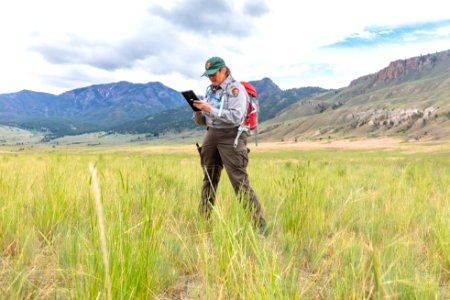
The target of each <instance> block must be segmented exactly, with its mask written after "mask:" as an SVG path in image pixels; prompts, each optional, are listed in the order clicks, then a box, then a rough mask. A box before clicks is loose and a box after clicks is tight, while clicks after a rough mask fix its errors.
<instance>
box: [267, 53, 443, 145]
mask: <svg viewBox="0 0 450 300" xmlns="http://www.w3.org/2000/svg"><path fill="white" fill-rule="evenodd" d="M449 99H450V50H449V51H443V52H438V53H435V54H428V55H423V56H419V57H413V58H409V59H404V60H397V61H394V62H391V63H390V64H389V65H388V66H387V67H386V68H384V69H382V70H380V71H379V72H376V73H374V74H370V75H366V76H362V77H360V78H358V79H355V80H353V81H352V82H351V83H350V85H349V86H348V87H345V88H341V89H339V90H334V91H326V92H324V93H321V94H318V95H315V96H314V97H311V98H308V99H305V101H302V102H299V103H296V104H294V105H292V106H290V107H289V108H288V109H285V110H284V111H282V112H280V113H279V114H278V115H277V116H276V117H275V118H274V119H272V120H271V121H270V122H267V124H265V126H263V128H262V130H261V137H262V138H266V139H271V140H301V139H328V138H336V137H339V138H340V137H354V136H362V137H367V136H385V135H386V136H397V137H403V138H405V139H424V138H425V139H439V138H450V101H449Z"/></svg>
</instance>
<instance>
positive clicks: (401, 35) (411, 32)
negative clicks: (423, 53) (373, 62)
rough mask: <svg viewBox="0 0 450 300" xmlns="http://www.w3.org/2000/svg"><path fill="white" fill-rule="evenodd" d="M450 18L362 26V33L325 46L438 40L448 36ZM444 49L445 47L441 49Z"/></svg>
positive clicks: (333, 47) (339, 46) (335, 47)
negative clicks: (401, 23)
mask: <svg viewBox="0 0 450 300" xmlns="http://www.w3.org/2000/svg"><path fill="white" fill-rule="evenodd" d="M449 34H450V18H449V19H448V20H439V21H433V22H426V23H415V24H404V25H399V26H397V27H392V26H378V27H368V28H364V31H363V32H362V33H355V34H351V35H349V36H348V37H346V38H345V39H343V40H342V41H339V42H337V43H333V44H331V45H328V46H326V47H327V48H330V49H339V48H364V47H374V46H380V45H392V44H400V43H406V44H414V43H416V42H417V41H421V42H425V41H439V40H441V39H442V38H449ZM442 50H445V49H442Z"/></svg>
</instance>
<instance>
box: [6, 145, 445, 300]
mask: <svg viewBox="0 0 450 300" xmlns="http://www.w3.org/2000/svg"><path fill="white" fill-rule="evenodd" d="M250 155H251V161H250V166H249V173H250V177H251V182H252V185H253V187H254V189H255V190H256V191H257V193H258V196H259V198H260V199H261V200H262V203H263V205H264V209H265V214H266V218H267V220H268V221H269V223H268V226H269V232H268V235H267V236H266V237H265V238H261V237H260V236H259V235H258V234H257V233H255V231H254V230H253V228H252V225H251V218H249V216H248V214H247V213H246V212H245V211H244V210H243V209H242V207H241V205H240V204H239V202H238V201H237V200H236V198H235V196H234V193H233V190H232V187H231V185H230V184H229V183H228V179H227V177H226V175H225V174H224V175H223V178H222V180H221V184H220V185H219V189H218V190H217V199H218V201H217V202H218V205H217V206H216V207H215V209H214V211H213V214H212V219H211V220H210V221H205V220H203V219H201V218H200V217H199V215H198V212H197V209H198V200H199V195H200V186H201V179H202V170H201V166H200V164H199V160H198V154H197V153H196V150H195V149H194V147H193V148H192V149H186V148H182V147H180V148H176V147H174V148H172V149H170V151H167V148H166V149H163V148H154V149H146V148H134V149H120V148H111V149H102V150H98V151H97V152H96V153H95V152H93V151H91V152H90V151H87V150H86V149H81V148H80V149H79V150H77V151H72V150H71V151H66V152H53V153H46V152H45V151H41V152H36V153H20V154H18V153H3V154H1V155H0V162H1V163H0V199H1V201H0V203H1V206H0V298H2V299H28V298H38V299H49V298H57V299H60V298H77V299H95V298H97V297H99V295H100V298H103V299H107V298H108V292H107V288H106V289H105V287H107V286H108V283H107V282H106V281H107V280H110V281H111V282H110V286H111V292H110V296H111V298H112V299H181V298H183V299H186V298H187V299H300V298H304V299H311V298H319V299H329V298H345V299H347V298H356V299H364V298H402V299H404V298H406V299H409V298H416V299H436V298H446V297H448V292H449V288H448V283H449V279H450V271H449V270H450V267H449V257H450V247H449V241H450V230H449V228H450V221H449V220H450V207H449V206H450V205H449V198H450V158H448V157H447V156H443V155H439V154H435V155H432V154H428V155H419V154H402V153H399V152H394V151H391V152H371V151H319V150H316V151H298V150H295V151H294V150H289V149H285V150H279V151H264V150H262V149H260V148H256V149H254V151H253V152H252V153H251V154H250ZM90 162H95V164H96V171H97V177H98V182H99V187H100V189H101V201H102V206H103V213H104V222H105V224H104V225H105V226H104V233H105V242H106V250H107V253H108V255H107V257H108V262H107V264H105V262H104V261H103V259H104V257H105V255H104V254H103V253H102V242H101V241H102V238H101V236H100V235H101V231H99V226H100V224H99V218H97V214H96V207H95V201H94V200H95V199H93V194H92V193H91V174H90V173H89V170H88V165H89V163H90ZM105 265H108V268H109V271H108V274H109V276H108V277H105ZM108 278H109V279H108Z"/></svg>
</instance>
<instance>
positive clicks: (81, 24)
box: [0, 0, 450, 93]
mask: <svg viewBox="0 0 450 300" xmlns="http://www.w3.org/2000/svg"><path fill="white" fill-rule="evenodd" d="M444 7H446V2H445V1H444V0H429V1H427V2H426V3H423V2H418V1H414V0H413V1H406V0H399V1H391V0H390V1H387V0H379V1H376V2H370V3H366V2H364V1H356V0H342V1H332V0H315V1H290V0H266V1H264V0H258V1H252V0H246V1H245V2H243V1H239V0H227V1H225V0H211V1H200V0H189V1H188V0H172V1H168V0H160V1H157V0H153V1H151V0H133V1H125V0H95V1H92V0H77V1H75V0H72V1H57V0H40V1H32V0H22V1H3V2H0V40H1V41H2V47H1V48H0V82H1V84H0V93H6V92H15V91H19V90H21V89H31V90H35V91H43V92H51V93H62V92H64V91H66V90H69V89H73V88H78V87H81V86H86V85H91V84H99V83H106V82H114V81H121V80H126V81H131V82H149V81H160V82H162V83H163V84H165V85H167V86H170V87H172V88H175V89H177V90H184V89H188V88H193V89H194V90H196V92H198V93H202V92H203V90H204V86H206V85H207V84H208V80H207V79H205V78H201V77H200V74H201V73H202V71H203V70H202V68H203V65H204V61H205V60H206V59H207V58H208V57H210V56H216V55H218V56H222V57H223V58H224V59H225V60H226V61H227V63H228V64H229V66H230V67H231V69H232V71H233V74H234V75H235V76H236V78H237V79H242V80H258V79H261V78H263V77H269V78H272V79H273V80H274V82H275V83H276V84H278V85H279V86H280V87H281V88H284V89H287V88H292V87H301V86H311V85H312V86H321V87H324V88H339V87H343V86H346V85H348V84H349V82H350V81H351V80H353V79H355V78H357V77H359V76H362V75H366V74H368V73H372V72H376V71H377V70H379V69H381V68H383V67H385V66H387V65H388V64H389V62H390V61H392V60H396V59H401V58H407V57H411V56H417V55H420V54H426V53H433V52H436V51H441V50H447V49H450V26H449V24H450V23H448V24H446V25H445V24H444V25H443V26H441V27H437V28H423V29H420V26H419V27H418V28H417V30H416V31H415V32H413V33H410V34H406V33H405V34H404V35H403V36H402V40H401V41H400V40H399V41H398V42H395V41H392V40H391V41H388V42H387V41H384V42H383V43H378V38H379V37H383V36H389V31H390V30H395V29H396V28H401V27H402V26H411V25H414V24H427V23H430V22H431V23H432V22H436V21H439V20H449V19H450V18H449V17H448V13H447V11H446V10H445V9H444ZM373 28H379V30H378V31H374V30H371V29H373ZM351 37H353V38H359V39H360V40H364V39H366V40H372V41H373V42H374V43H373V44H372V45H370V46H368V45H366V46H365V47H363V48H361V47H359V46H357V45H353V46H352V47H342V48H341V49H337V48H325V46H328V45H333V44H337V43H339V42H342V41H345V40H346V39H348V38H351Z"/></svg>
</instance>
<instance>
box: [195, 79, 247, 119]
mask: <svg viewBox="0 0 450 300" xmlns="http://www.w3.org/2000/svg"><path fill="white" fill-rule="evenodd" d="M204 100H205V101H208V104H209V105H210V106H211V112H202V115H203V117H204V118H205V121H206V125H207V126H209V127H213V128H232V127H238V126H239V125H241V123H242V121H243V120H244V117H245V113H246V109H247V93H246V91H245V88H244V87H243V86H242V84H241V83H240V82H239V81H235V80H234V79H233V77H231V75H229V76H228V77H227V78H226V79H225V81H224V82H222V83H221V84H220V85H219V86H217V87H213V86H209V87H208V89H207V90H206V95H205V99H204Z"/></svg>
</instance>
